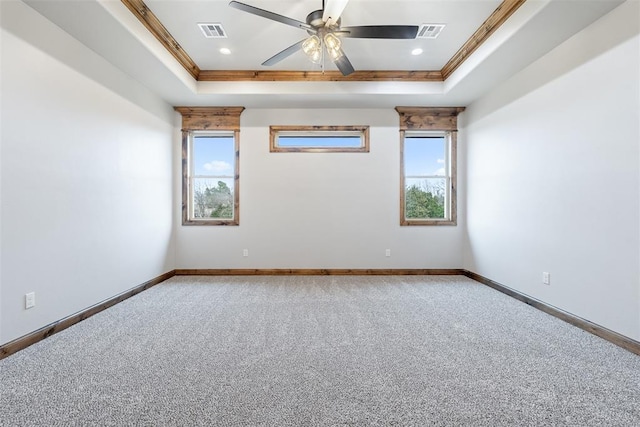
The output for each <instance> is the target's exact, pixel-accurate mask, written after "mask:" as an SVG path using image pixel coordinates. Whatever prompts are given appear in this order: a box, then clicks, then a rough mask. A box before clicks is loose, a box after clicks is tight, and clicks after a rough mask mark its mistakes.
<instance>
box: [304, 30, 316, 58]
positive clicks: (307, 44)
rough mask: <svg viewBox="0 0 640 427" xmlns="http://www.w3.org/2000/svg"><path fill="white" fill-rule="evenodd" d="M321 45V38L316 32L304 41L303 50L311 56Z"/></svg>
mask: <svg viewBox="0 0 640 427" xmlns="http://www.w3.org/2000/svg"><path fill="white" fill-rule="evenodd" d="M320 47H321V43H320V38H318V36H316V35H315V34H314V35H312V36H311V37H309V38H308V39H306V40H305V41H304V43H302V51H303V52H304V53H305V54H307V55H309V56H310V55H311V54H312V53H313V52H314V51H316V50H320Z"/></svg>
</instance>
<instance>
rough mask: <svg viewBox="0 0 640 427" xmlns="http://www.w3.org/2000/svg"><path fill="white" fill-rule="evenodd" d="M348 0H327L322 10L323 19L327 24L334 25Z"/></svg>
mask: <svg viewBox="0 0 640 427" xmlns="http://www.w3.org/2000/svg"><path fill="white" fill-rule="evenodd" d="M348 2H349V0H327V1H326V3H325V5H324V10H323V11H322V20H323V21H324V22H326V23H327V25H334V24H335V23H336V22H338V19H340V15H342V11H343V10H344V8H345V6H347V3H348Z"/></svg>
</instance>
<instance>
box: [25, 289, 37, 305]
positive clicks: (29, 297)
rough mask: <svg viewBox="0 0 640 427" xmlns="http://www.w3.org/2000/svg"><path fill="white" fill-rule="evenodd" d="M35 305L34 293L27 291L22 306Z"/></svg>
mask: <svg viewBox="0 0 640 427" xmlns="http://www.w3.org/2000/svg"><path fill="white" fill-rule="evenodd" d="M35 306H36V293H35V292H29V293H28V294H26V295H25V296H24V308H32V307H35Z"/></svg>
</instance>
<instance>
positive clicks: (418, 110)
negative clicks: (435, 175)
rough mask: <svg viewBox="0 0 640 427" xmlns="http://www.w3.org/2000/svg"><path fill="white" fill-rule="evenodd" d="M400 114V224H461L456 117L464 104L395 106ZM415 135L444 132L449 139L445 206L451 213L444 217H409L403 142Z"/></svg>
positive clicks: (462, 109) (443, 134)
mask: <svg viewBox="0 0 640 427" xmlns="http://www.w3.org/2000/svg"><path fill="white" fill-rule="evenodd" d="M396 111H397V112H398V114H399V116H400V225H401V226H414V225H417V226H440V225H448V226H456V225H457V224H458V218H457V217H458V212H457V201H458V193H457V188H458V184H457V175H458V173H457V172H458V168H457V157H458V150H457V142H458V122H457V116H458V114H460V113H461V112H462V111H464V107H396ZM407 133H409V134H416V135H421V134H422V135H429V134H431V135H442V136H445V137H446V138H447V139H448V156H449V164H448V166H449V171H448V172H449V174H448V175H449V177H448V178H449V180H448V181H449V185H448V186H447V189H446V190H447V191H446V192H447V193H448V196H449V197H448V199H449V203H448V206H445V213H446V212H448V213H449V215H448V216H447V215H445V216H446V217H445V218H443V219H437V218H429V219H422V218H420V219H413V218H406V212H405V210H406V206H405V204H406V199H405V197H406V189H405V178H406V174H405V170H404V141H405V136H406V135H407Z"/></svg>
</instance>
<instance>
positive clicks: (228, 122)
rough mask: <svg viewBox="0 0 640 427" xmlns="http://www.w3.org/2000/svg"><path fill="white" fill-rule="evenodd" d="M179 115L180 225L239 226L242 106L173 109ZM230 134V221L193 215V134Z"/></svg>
mask: <svg viewBox="0 0 640 427" xmlns="http://www.w3.org/2000/svg"><path fill="white" fill-rule="evenodd" d="M175 110H176V111H178V112H179V113H180V114H182V225H210V226H219V225H231V226H237V225H240V114H241V113H242V111H243V110H244V107H175ZM198 134H201V135H216V134H226V135H231V134H233V139H234V151H235V155H234V174H233V218H230V219H199V218H194V217H193V216H192V214H193V212H192V203H191V199H192V191H193V188H191V163H192V155H191V141H192V138H193V136H194V135H198Z"/></svg>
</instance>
